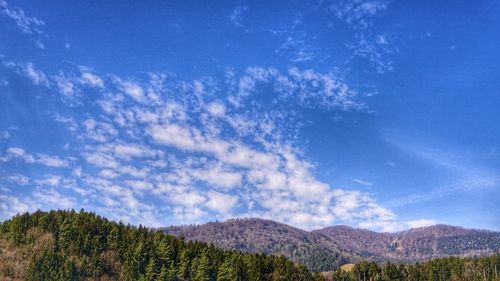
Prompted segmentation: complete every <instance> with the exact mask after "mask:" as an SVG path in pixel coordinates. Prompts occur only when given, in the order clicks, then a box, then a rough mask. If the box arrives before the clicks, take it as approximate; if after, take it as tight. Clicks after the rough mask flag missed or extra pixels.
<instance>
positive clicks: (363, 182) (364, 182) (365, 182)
mask: <svg viewBox="0 0 500 281" xmlns="http://www.w3.org/2000/svg"><path fill="white" fill-rule="evenodd" d="M352 180H353V181H354V182H356V183H359V184H361V185H366V186H372V185H373V183H371V182H369V181H365V180H361V179H352Z"/></svg>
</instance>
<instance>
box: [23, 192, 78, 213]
mask: <svg viewBox="0 0 500 281" xmlns="http://www.w3.org/2000/svg"><path fill="white" fill-rule="evenodd" d="M32 198H33V200H34V201H35V202H36V203H38V204H43V206H44V207H45V208H51V209H71V208H74V207H75V205H76V199H75V198H72V197H68V196H64V195H62V194H61V193H59V192H58V191H57V190H55V189H48V190H47V189H45V190H36V191H34V192H33V194H32Z"/></svg>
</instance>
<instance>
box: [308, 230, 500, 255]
mask: <svg viewBox="0 0 500 281" xmlns="http://www.w3.org/2000/svg"><path fill="white" fill-rule="evenodd" d="M313 232H314V233H317V234H322V235H324V236H326V237H327V238H328V239H331V240H334V241H336V242H337V243H338V244H340V245H343V247H344V249H345V250H350V251H353V252H357V253H360V254H361V255H362V256H364V257H373V258H374V259H376V260H393V261H405V262H415V261H422V260H429V259H433V258H440V257H446V256H451V255H458V256H474V255H492V254H495V253H496V252H498V251H499V250H500V233H499V232H494V231H488V230H478V229H465V228H461V227H456V226H450V225H442V224H441V225H433V226H429V227H421V228H415V229H410V230H407V231H401V232H396V233H378V232H373V231H369V230H364V229H356V228H352V227H349V226H333V227H327V228H324V229H320V230H315V231H313Z"/></svg>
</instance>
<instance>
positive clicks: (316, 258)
mask: <svg viewBox="0 0 500 281" xmlns="http://www.w3.org/2000/svg"><path fill="white" fill-rule="evenodd" d="M162 231H163V232H164V233H166V234H169V235H174V236H177V237H180V236H182V237H185V238H186V239H189V240H196V241H203V242H205V243H211V244H214V245H215V246H217V247H220V248H222V249H235V250H239V251H245V252H252V253H264V254H274V255H284V256H286V257H288V258H290V259H291V260H293V261H295V262H299V263H302V264H305V265H306V266H307V267H308V268H309V269H310V270H312V271H328V270H334V269H336V268H338V267H339V266H340V265H342V264H344V263H346V262H348V261H352V260H356V261H357V260H360V259H361V256H359V255H358V254H357V253H354V252H351V251H345V250H343V249H342V247H341V246H340V245H339V244H337V243H336V242H335V241H334V240H331V239H329V238H328V237H326V236H324V235H322V234H320V233H314V232H308V231H305V230H302V229H298V228H295V227H292V226H289V225H286V224H282V223H278V222H275V221H272V220H265V219H257V218H248V219H231V220H228V221H225V222H209V223H207V224H203V225H186V226H171V227H166V228H162Z"/></svg>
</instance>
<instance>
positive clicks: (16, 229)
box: [0, 211, 312, 281]
mask: <svg viewBox="0 0 500 281" xmlns="http://www.w3.org/2000/svg"><path fill="white" fill-rule="evenodd" d="M0 280H148V281H152V280H155V281H156V280H162V281H163V280H199V281H202V280H228V281H229V280H312V275H311V273H310V272H309V271H308V269H307V268H306V267H305V266H303V265H298V264H294V263H293V262H291V261H289V260H287V259H286V258H284V257H278V256H265V255H263V254H243V253H241V252H237V251H225V250H220V249H217V248H215V247H214V246H211V245H207V244H205V243H201V242H192V241H184V240H183V239H179V238H175V237H173V236H168V235H165V234H163V233H161V232H159V231H152V230H151V229H148V228H145V227H141V226H139V227H134V226H130V225H124V224H121V223H115V222H111V221H108V220H106V219H105V218H102V217H100V216H97V215H95V214H93V213H87V212H83V211H81V212H74V211H51V212H41V211H38V212H35V213H33V214H28V213H25V214H22V215H17V216H15V217H13V218H12V219H10V220H7V221H5V222H3V223H2V224H1V225H0Z"/></svg>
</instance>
